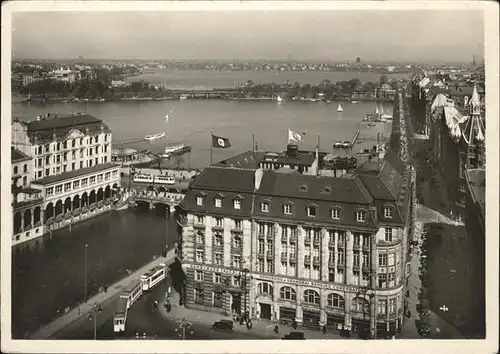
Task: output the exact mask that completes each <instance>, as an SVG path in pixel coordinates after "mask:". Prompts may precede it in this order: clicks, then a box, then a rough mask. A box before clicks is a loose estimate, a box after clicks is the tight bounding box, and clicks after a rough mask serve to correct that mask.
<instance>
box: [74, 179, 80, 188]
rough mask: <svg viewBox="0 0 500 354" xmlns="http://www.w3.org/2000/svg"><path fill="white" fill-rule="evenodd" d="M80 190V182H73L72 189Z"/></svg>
mask: <svg viewBox="0 0 500 354" xmlns="http://www.w3.org/2000/svg"><path fill="white" fill-rule="evenodd" d="M77 188H80V181H74V182H73V189H77Z"/></svg>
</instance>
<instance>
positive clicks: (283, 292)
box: [280, 286, 297, 301]
mask: <svg viewBox="0 0 500 354" xmlns="http://www.w3.org/2000/svg"><path fill="white" fill-rule="evenodd" d="M280 298H281V299H283V300H290V301H296V300H297V295H296V293H295V289H293V288H291V287H289V286H283V287H282V288H281V289H280Z"/></svg>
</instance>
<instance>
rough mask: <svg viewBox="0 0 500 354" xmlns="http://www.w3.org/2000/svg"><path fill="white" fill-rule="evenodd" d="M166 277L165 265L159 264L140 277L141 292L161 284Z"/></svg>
mask: <svg viewBox="0 0 500 354" xmlns="http://www.w3.org/2000/svg"><path fill="white" fill-rule="evenodd" d="M165 277H166V264H165V263H160V264H159V265H158V266H156V267H154V268H152V269H150V270H149V272H147V273H146V274H143V275H141V283H142V290H143V291H147V290H149V289H152V288H153V287H154V286H155V285H157V284H159V283H161V282H162V281H163V280H164V279H165Z"/></svg>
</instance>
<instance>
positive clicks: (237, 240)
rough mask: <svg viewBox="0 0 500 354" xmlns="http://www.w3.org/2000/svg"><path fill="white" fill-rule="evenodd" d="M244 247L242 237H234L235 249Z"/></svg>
mask: <svg viewBox="0 0 500 354" xmlns="http://www.w3.org/2000/svg"><path fill="white" fill-rule="evenodd" d="M242 246H243V241H242V240H241V237H240V236H239V235H234V236H233V247H234V248H241V247H242Z"/></svg>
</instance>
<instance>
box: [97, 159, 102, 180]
mask: <svg viewBox="0 0 500 354" xmlns="http://www.w3.org/2000/svg"><path fill="white" fill-rule="evenodd" d="M96 165H97V163H96ZM102 180H103V175H102V174H100V175H98V176H97V182H102Z"/></svg>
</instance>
